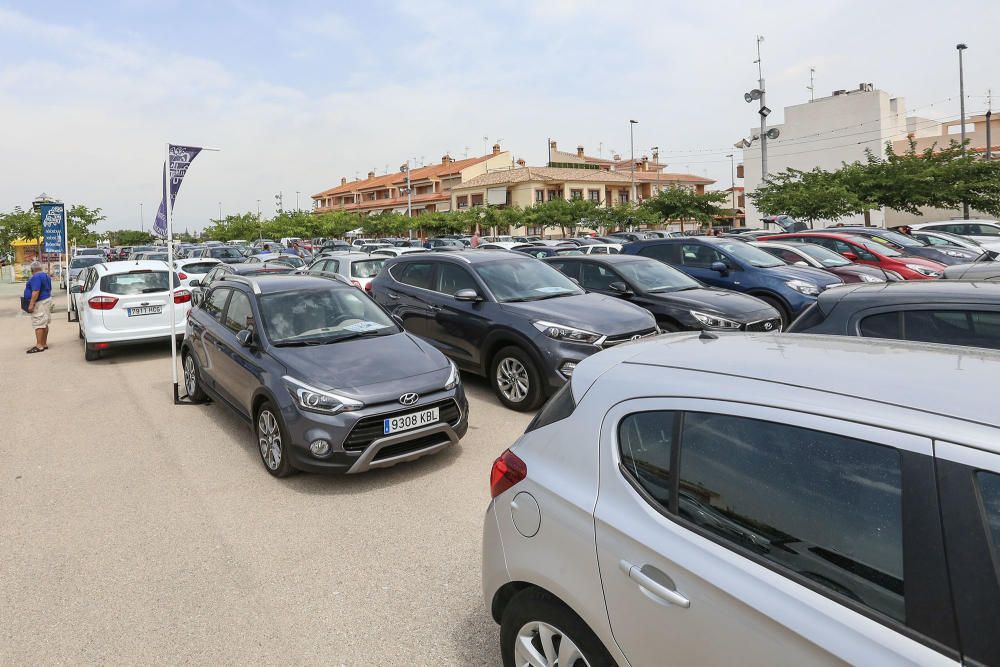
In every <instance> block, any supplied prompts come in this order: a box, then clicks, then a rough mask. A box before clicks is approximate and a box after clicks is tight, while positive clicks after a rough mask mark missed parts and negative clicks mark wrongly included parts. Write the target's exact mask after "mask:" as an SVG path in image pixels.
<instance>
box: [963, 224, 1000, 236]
mask: <svg viewBox="0 0 1000 667" xmlns="http://www.w3.org/2000/svg"><path fill="white" fill-rule="evenodd" d="M967 227H969V228H970V229H969V231H968V232H967V234H968V235H970V236H1000V229H998V228H996V227H993V226H992V225H967Z"/></svg>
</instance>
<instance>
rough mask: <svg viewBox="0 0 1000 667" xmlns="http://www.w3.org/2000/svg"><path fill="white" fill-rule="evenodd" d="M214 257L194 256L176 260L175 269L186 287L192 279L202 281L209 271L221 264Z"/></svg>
mask: <svg viewBox="0 0 1000 667" xmlns="http://www.w3.org/2000/svg"><path fill="white" fill-rule="evenodd" d="M221 263H222V262H220V261H219V260H217V259H215V258H214V257H193V258H191V259H177V260H174V270H175V271H176V272H177V277H178V278H180V279H181V284H182V285H183V286H184V287H190V283H191V281H192V280H197V281H199V282H200V281H202V280H204V279H205V276H206V275H208V272H209V271H211V270H212V269H214V268H215V267H217V266H218V265H219V264H221Z"/></svg>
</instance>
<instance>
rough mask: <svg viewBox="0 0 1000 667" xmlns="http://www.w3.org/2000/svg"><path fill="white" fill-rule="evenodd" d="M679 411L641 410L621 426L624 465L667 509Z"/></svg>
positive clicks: (620, 447)
mask: <svg viewBox="0 0 1000 667" xmlns="http://www.w3.org/2000/svg"><path fill="white" fill-rule="evenodd" d="M676 419H677V413H675V412H668V411H659V412H639V413H637V414H633V415H629V416H628V417H626V418H625V419H623V420H622V421H621V423H620V424H619V425H618V449H619V452H620V454H621V460H622V465H623V466H625V468H626V469H627V470H628V471H629V472H630V473H631V475H632V477H633V479H634V480H635V482H636V483H638V484H639V486H641V487H642V489H643V490H644V491H645V492H646V493H648V494H649V495H650V496H651V497H652V498H653V500H655V501H656V502H657V503H658V504H659V505H660V506H661V507H662V508H663V509H669V508H670V506H671V505H670V500H671V498H670V494H671V493H672V489H673V481H672V477H671V475H670V469H671V461H672V460H673V450H674V432H675V428H674V423H675V420H676Z"/></svg>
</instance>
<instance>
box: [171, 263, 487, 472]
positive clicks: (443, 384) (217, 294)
mask: <svg viewBox="0 0 1000 667" xmlns="http://www.w3.org/2000/svg"><path fill="white" fill-rule="evenodd" d="M181 359H182V366H183V369H184V386H185V389H186V390H187V393H188V395H189V396H190V397H191V398H192V399H193V400H195V401H199V400H204V399H205V398H207V397H209V396H211V397H213V398H217V399H219V402H221V403H225V404H226V405H228V406H229V407H230V408H231V409H232V410H234V411H235V412H236V413H237V414H238V415H239V416H241V417H243V418H244V419H247V420H248V421H249V422H250V423H251V424H253V425H254V430H255V432H256V437H255V440H256V441H257V443H258V451H259V453H260V457H261V461H262V462H263V463H264V467H265V468H266V469H267V471H268V472H269V473H271V474H272V475H274V476H275V477H284V476H286V475H288V474H291V473H292V472H294V471H296V470H306V471H312V472H345V473H358V472H364V471H366V470H369V469H372V468H384V467H388V466H392V465H395V464H397V463H400V462H403V461H410V460H413V459H416V458H419V457H421V456H426V455H428V454H433V453H435V452H438V451H441V450H442V449H444V448H446V447H448V446H449V445H452V444H455V443H457V442H458V441H459V439H460V438H461V437H462V436H463V435H465V432H466V429H467V428H468V415H469V405H468V401H467V400H466V398H465V392H464V390H463V388H462V383H461V378H460V376H459V372H458V369H457V368H456V366H455V364H453V363H451V362H450V361H448V359H447V358H446V357H445V356H444V355H443V354H441V353H440V352H438V351H437V350H435V349H434V347H433V346H431V345H429V344H427V343H426V342H423V341H421V340H419V339H418V338H416V337H415V336H411V335H410V334H408V333H406V332H404V331H403V330H402V329H400V328H399V326H397V324H396V323H395V322H393V321H392V319H391V318H390V317H389V316H388V314H386V312H385V311H383V310H382V309H381V308H380V307H379V306H378V305H376V304H375V303H374V302H373V301H372V300H371V299H369V298H368V297H367V296H366V295H365V294H362V293H360V292H358V291H357V290H356V289H354V288H353V287H350V286H348V285H344V284H343V283H341V282H339V281H332V280H324V279H321V278H314V277H309V276H261V277H257V278H247V277H244V276H232V275H230V276H227V277H225V278H223V279H221V280H219V281H216V282H215V283H213V285H212V287H211V289H210V290H209V291H208V293H207V294H206V295H205V298H204V300H203V301H202V303H201V305H199V306H198V307H196V308H195V309H194V310H193V311H192V313H191V316H190V318H188V320H187V329H186V332H185V337H184V342H183V344H182V345H181ZM345 360H347V361H348V363H345ZM386 360H391V362H390V363H386Z"/></svg>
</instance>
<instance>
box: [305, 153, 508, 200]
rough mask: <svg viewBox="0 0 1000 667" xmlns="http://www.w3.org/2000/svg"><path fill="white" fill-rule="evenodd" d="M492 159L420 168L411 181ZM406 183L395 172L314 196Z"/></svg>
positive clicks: (473, 158) (479, 158)
mask: <svg viewBox="0 0 1000 667" xmlns="http://www.w3.org/2000/svg"><path fill="white" fill-rule="evenodd" d="M491 157H495V156H494V155H493V154H492V153H491V154H489V155H482V156H480V157H470V158H466V159H463V160H455V161H454V162H449V163H447V164H432V165H427V166H425V167H418V168H416V169H414V170H413V171H411V172H410V180H411V181H420V180H424V179H428V178H443V177H445V176H450V175H452V174H457V173H459V172H460V171H461V170H463V169H465V168H466V167H471V166H472V165H474V164H479V163H480V162H484V161H486V160H488V159H490V158H491ZM405 182H406V173H405V172H402V171H395V172H392V173H390V174H383V175H382V176H375V177H374V178H366V179H364V180H358V181H348V182H347V183H345V184H344V185H338V186H336V187H333V188H330V189H328V190H324V191H322V192H320V193H318V194H314V195H312V198H313V199H319V198H322V197H329V196H331V195H338V194H346V193H349V192H357V191H359V190H370V189H371V188H379V187H388V186H390V185H398V184H400V183H405Z"/></svg>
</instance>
